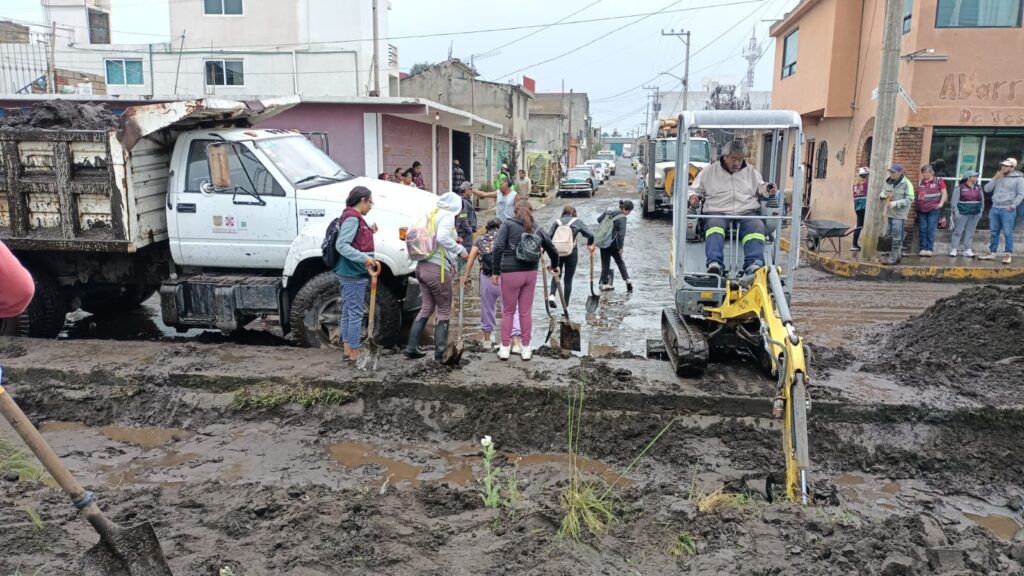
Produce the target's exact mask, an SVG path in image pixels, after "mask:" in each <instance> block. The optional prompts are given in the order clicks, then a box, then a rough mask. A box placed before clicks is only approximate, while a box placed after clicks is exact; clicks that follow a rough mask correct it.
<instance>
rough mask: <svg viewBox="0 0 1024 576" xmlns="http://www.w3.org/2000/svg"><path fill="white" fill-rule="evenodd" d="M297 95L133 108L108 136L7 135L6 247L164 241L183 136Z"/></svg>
mask: <svg viewBox="0 0 1024 576" xmlns="http://www.w3.org/2000/svg"><path fill="white" fill-rule="evenodd" d="M297 103H298V98H297V97H288V98H278V99H273V100H266V101H255V102H237V101H232V100H219V99H201V100H189V101H180V102H166V103H161V104H148V105H145V106H134V107H130V108H128V109H127V110H125V113H124V114H123V115H122V116H121V118H119V119H118V122H117V126H116V127H115V128H112V129H110V130H107V131H103V130H64V129H56V130H53V129H38V128H24V127H16V128H10V127H5V128H3V129H0V240H3V241H4V242H5V243H6V244H7V245H8V246H9V247H11V248H13V249H16V250H71V251H83V252H135V251H137V250H139V249H140V248H143V247H145V246H148V245H150V244H153V243H155V242H160V241H162V240H166V239H167V216H166V211H165V206H164V204H165V199H166V196H167V179H168V172H169V170H170V159H171V153H172V151H173V145H174V136H175V134H176V133H178V132H181V131H185V130H189V129H194V128H198V127H215V126H233V125H238V124H239V123H240V122H248V123H251V124H255V123H256V122H258V121H260V120H263V119H265V118H267V117H270V116H273V115H275V114H277V113H280V112H283V111H284V110H287V109H288V108H290V107H292V106H294V105H295V104H297Z"/></svg>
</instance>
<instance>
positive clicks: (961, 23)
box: [935, 0, 1022, 28]
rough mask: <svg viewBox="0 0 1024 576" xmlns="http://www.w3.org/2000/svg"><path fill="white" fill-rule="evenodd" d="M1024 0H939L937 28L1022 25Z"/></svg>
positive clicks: (1012, 26) (1009, 26)
mask: <svg viewBox="0 0 1024 576" xmlns="http://www.w3.org/2000/svg"><path fill="white" fill-rule="evenodd" d="M1021 3H1022V0H939V9H938V11H937V12H936V14H935V27H936V28H1016V27H1020V14H1021Z"/></svg>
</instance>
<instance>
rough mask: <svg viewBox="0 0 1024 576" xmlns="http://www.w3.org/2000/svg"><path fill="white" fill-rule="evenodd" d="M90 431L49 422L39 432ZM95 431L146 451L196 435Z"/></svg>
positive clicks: (144, 429)
mask: <svg viewBox="0 0 1024 576" xmlns="http://www.w3.org/2000/svg"><path fill="white" fill-rule="evenodd" d="M89 429H90V428H89V427H88V426H86V425H85V424H82V423H81V422H47V423H46V424H43V425H42V426H40V427H39V432H40V433H42V434H44V435H45V434H47V433H54V432H69V431H70V432H73V431H78V430H89ZM95 430H96V431H97V432H99V433H100V434H102V435H104V436H106V437H107V438H109V439H111V440H113V441H115V442H123V443H125V444H134V445H136V446H139V447H141V448H144V449H152V448H159V447H161V446H164V445H166V444H170V443H171V442H177V441H179V440H184V439H188V438H191V437H192V436H194V435H195V433H194V432H189V431H186V430H177V429H171V428H153V427H141V428H135V427H125V426H103V427H101V428H96V429H95Z"/></svg>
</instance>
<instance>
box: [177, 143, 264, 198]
mask: <svg viewBox="0 0 1024 576" xmlns="http://www.w3.org/2000/svg"><path fill="white" fill-rule="evenodd" d="M214 142H216V140H193V141H192V144H191V145H190V146H189V149H188V172H187V173H186V175H185V191H186V192H201V191H202V186H203V184H206V183H208V182H210V162H209V160H207V158H206V147H207V146H209V145H210V144H213V143H214ZM228 166H229V168H230V169H231V183H232V184H234V185H235V186H238V187H239V188H243V189H245V190H249V189H250V188H253V187H254V190H253V191H254V192H256V194H258V195H260V196H284V189H283V188H281V185H280V184H278V183H277V180H275V179H274V176H273V174H271V173H270V171H269V170H267V168H266V167H265V166H263V164H262V163H261V162H260V161H259V160H257V159H256V157H255V156H254V155H253V153H252V151H248V150H247V151H246V153H245V154H243V155H242V157H241V158H239V155H238V154H237V153H236V152H235V151H234V150H229V151H228ZM250 182H251V184H250ZM235 192H236V191H235V190H226V191H224V192H222V194H234V193H235Z"/></svg>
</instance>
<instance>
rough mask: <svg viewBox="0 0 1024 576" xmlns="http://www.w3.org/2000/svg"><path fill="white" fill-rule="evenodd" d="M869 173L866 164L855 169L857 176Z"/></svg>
mask: <svg viewBox="0 0 1024 576" xmlns="http://www.w3.org/2000/svg"><path fill="white" fill-rule="evenodd" d="M870 173H871V170H869V169H868V167H867V166H861V167H860V168H858V169H857V176H864V175H867V174H870Z"/></svg>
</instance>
